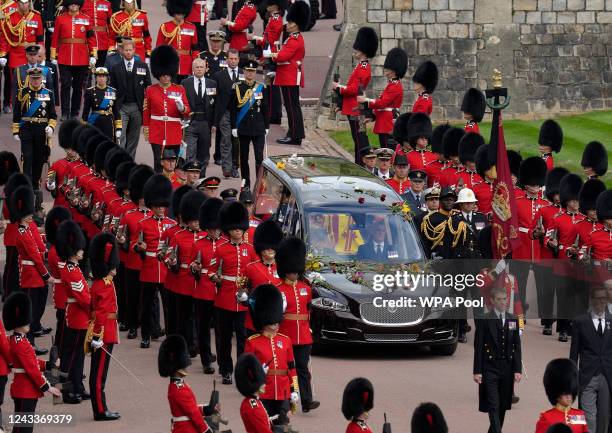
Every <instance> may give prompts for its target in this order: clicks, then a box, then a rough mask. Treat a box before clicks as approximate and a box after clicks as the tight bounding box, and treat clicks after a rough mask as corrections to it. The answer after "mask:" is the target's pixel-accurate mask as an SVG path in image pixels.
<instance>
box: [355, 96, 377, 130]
mask: <svg viewBox="0 0 612 433" xmlns="http://www.w3.org/2000/svg"><path fill="white" fill-rule="evenodd" d="M357 95H359V96H364V95H365V91H364V90H363V87H361V85H359V89H358V90H357ZM374 118H375V116H374V112H373V111H372V110H371V109H370V108H368V104H367V102H361V103H360V104H359V132H361V133H364V134H367V132H368V131H367V129H366V122H365V121H366V119H374Z"/></svg>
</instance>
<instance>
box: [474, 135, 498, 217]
mask: <svg viewBox="0 0 612 433" xmlns="http://www.w3.org/2000/svg"><path fill="white" fill-rule="evenodd" d="M496 160H497V157H496V155H495V157H492V155H491V152H490V148H489V145H488V144H482V145H480V146H479V147H478V149H476V155H475V162H476V172H477V173H478V175H479V176H480V177H481V178H482V181H480V182H476V183H474V185H472V190H473V191H474V194H476V198H477V199H478V210H479V211H480V212H482V213H483V214H485V215H487V216H489V215H490V214H491V212H492V211H491V203H492V201H493V182H494V181H495V178H496V177H497V167H496V165H495V164H496V163H497V161H496Z"/></svg>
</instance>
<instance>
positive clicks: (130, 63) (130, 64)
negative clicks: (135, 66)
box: [127, 61, 132, 72]
mask: <svg viewBox="0 0 612 433" xmlns="http://www.w3.org/2000/svg"><path fill="white" fill-rule="evenodd" d="M127 71H128V72H132V62H131V61H130V62H128V64H127Z"/></svg>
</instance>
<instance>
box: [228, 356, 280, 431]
mask: <svg viewBox="0 0 612 433" xmlns="http://www.w3.org/2000/svg"><path fill="white" fill-rule="evenodd" d="M268 368H269V367H268ZM234 375H235V376H236V388H238V391H239V392H240V394H242V395H243V396H244V400H242V403H241V404H240V417H241V418H242V422H243V424H244V429H245V430H246V432H247V433H272V424H271V422H270V417H269V415H268V412H267V411H266V408H265V407H264V405H263V403H262V402H261V400H260V399H259V397H260V396H261V395H262V394H264V393H265V392H266V372H265V370H264V368H263V367H262V364H261V362H259V360H258V359H257V358H256V357H255V355H253V354H252V353H243V354H242V355H240V357H239V358H238V361H237V362H236V373H235V374H234Z"/></svg>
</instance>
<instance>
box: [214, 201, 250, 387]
mask: <svg viewBox="0 0 612 433" xmlns="http://www.w3.org/2000/svg"><path fill="white" fill-rule="evenodd" d="M219 220H220V223H221V224H220V225H221V230H222V231H223V233H224V234H225V236H226V237H227V240H226V241H225V242H222V243H221V245H219V247H218V248H217V251H216V252H215V255H214V257H213V259H214V263H212V261H211V266H210V267H209V270H208V271H209V278H210V279H211V280H212V281H213V282H214V283H216V284H217V285H218V287H219V289H218V290H217V294H216V296H215V309H216V314H217V336H218V337H219V345H218V347H219V352H218V353H217V356H218V364H219V370H220V373H221V376H223V383H224V384H228V385H229V384H231V383H232V372H233V370H234V366H233V362H232V355H231V353H232V352H231V350H232V334H233V333H234V331H235V332H236V352H237V354H238V356H239V355H240V354H241V353H242V352H243V351H244V343H245V339H246V332H245V329H244V320H245V315H246V310H247V308H246V307H245V306H243V305H242V302H245V301H246V300H247V296H248V295H247V294H246V291H245V290H244V289H243V288H242V287H241V286H242V284H241V281H242V279H243V278H244V272H245V269H246V267H247V265H248V264H249V263H251V262H252V261H254V260H257V254H256V253H255V250H254V249H253V246H252V245H251V244H250V243H248V242H245V240H244V233H245V232H246V231H247V230H248V228H249V212H248V211H247V210H246V208H245V207H244V205H243V204H242V203H240V202H237V201H234V202H228V203H225V204H224V205H223V207H222V208H221V209H220V210H219Z"/></svg>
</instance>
